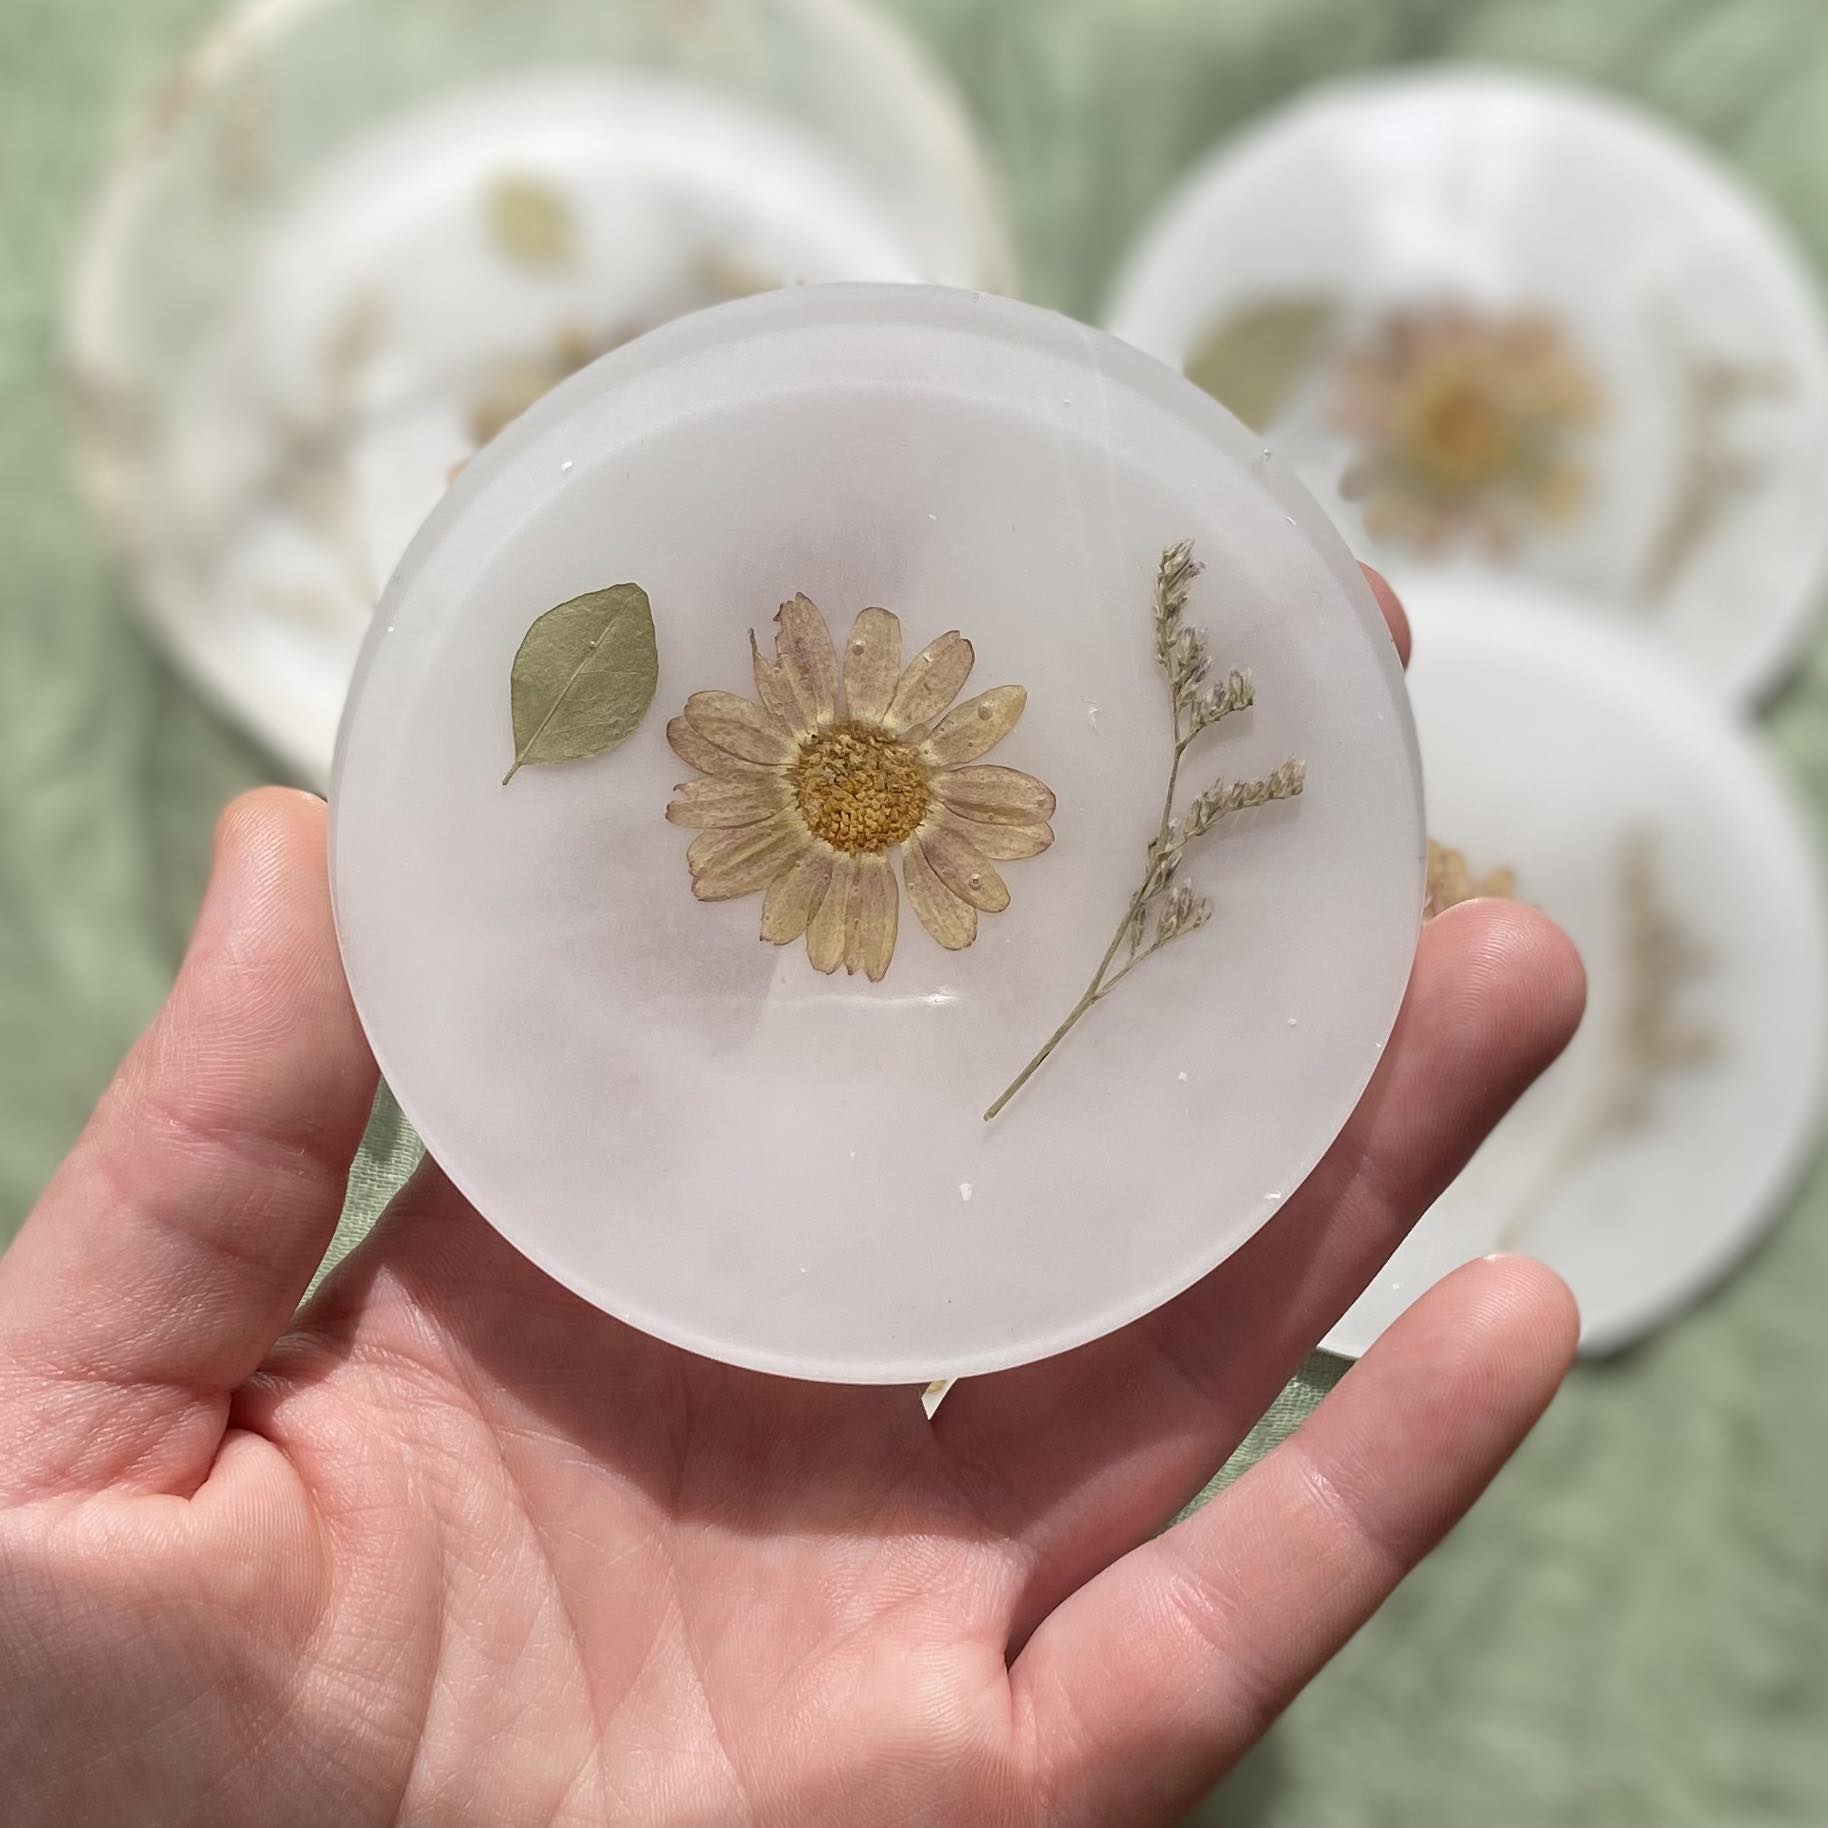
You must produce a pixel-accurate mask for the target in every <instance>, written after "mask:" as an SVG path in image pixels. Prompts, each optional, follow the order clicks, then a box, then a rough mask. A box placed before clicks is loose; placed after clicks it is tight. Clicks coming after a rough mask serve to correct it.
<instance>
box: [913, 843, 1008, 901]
mask: <svg viewBox="0 0 1828 1828" xmlns="http://www.w3.org/2000/svg"><path fill="white" fill-rule="evenodd" d="M915 841H916V842H917V843H918V844H919V845H920V848H921V851H922V852H923V854H924V855H925V857H926V859H927V861H928V862H929V863H930V864H931V865H932V866H933V873H934V875H936V876H937V877H938V878H939V879H940V881H941V882H943V883H944V884H945V885H946V887H947V888H949V889H950V890H951V891H952V893H953V894H954V895H956V896H958V898H959V899H960V900H961V901H968V902H970V903H971V905H972V906H973V907H974V908H982V909H983V910H984V912H985V913H986V914H1000V913H1002V911H1003V910H1004V909H1005V908H1006V907H1008V906H1009V890H1008V888H1007V887H1006V886H1005V884H1004V882H1003V878H1002V877H1001V876H999V875H998V874H997V870H996V865H995V864H993V863H992V862H991V861H990V859H989V858H988V857H986V856H985V855H984V853H983V852H982V851H980V850H978V849H977V848H976V847H975V846H973V845H971V844H969V843H967V842H966V840H965V839H964V838H962V837H960V836H959V833H958V830H957V828H956V827H954V826H948V825H927V826H923V827H922V828H921V829H920V831H919V832H918V833H916V834H915Z"/></svg>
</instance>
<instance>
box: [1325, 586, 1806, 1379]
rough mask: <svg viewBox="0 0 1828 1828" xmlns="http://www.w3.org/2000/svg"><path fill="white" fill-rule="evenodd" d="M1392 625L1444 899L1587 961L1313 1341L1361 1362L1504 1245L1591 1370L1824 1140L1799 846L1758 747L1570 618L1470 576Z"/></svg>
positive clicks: (1659, 665) (1692, 694)
mask: <svg viewBox="0 0 1828 1828" xmlns="http://www.w3.org/2000/svg"><path fill="white" fill-rule="evenodd" d="M1407 606H1408V609H1409V612H1410V616H1411V620H1412V622H1413V623H1414V626H1415V637H1416V639H1415V660H1414V663H1413V665H1412V667H1411V670H1410V675H1409V689H1410V694H1411V700H1412V703H1413V705H1414V709H1415V716H1416V723H1417V728H1418V733H1419V735H1420V739H1421V745H1422V759H1423V768H1424V776H1425V779H1426V782H1427V788H1428V803H1429V823H1430V828H1431V830H1432V832H1433V834H1434V836H1435V837H1436V838H1437V839H1438V840H1440V841H1441V843H1442V844H1443V845H1445V846H1449V847H1451V848H1452V851H1453V852H1454V853H1456V855H1452V856H1449V855H1443V854H1440V853H1437V856H1436V867H1435V870H1434V876H1435V882H1436V886H1437V889H1438V890H1439V891H1440V894H1439V899H1440V900H1442V901H1452V900H1454V899H1456V898H1462V897H1464V895H1465V894H1466V893H1468V892H1469V891H1471V892H1478V890H1479V889H1480V888H1481V886H1482V885H1485V884H1487V883H1488V882H1489V884H1490V886H1491V887H1492V888H1494V889H1497V890H1500V891H1502V890H1503V889H1504V888H1505V887H1506V886H1507V885H1506V884H1505V881H1504V877H1505V875H1507V874H1510V875H1514V877H1515V894H1516V897H1517V898H1518V899H1519V900H1522V901H1525V902H1529V903H1533V904H1534V905H1536V906H1538V907H1540V908H1542V909H1544V910H1545V911H1546V912H1547V913H1549V914H1551V915H1552V916H1554V918H1555V919H1556V920H1557V921H1559V922H1560V923H1561V925H1562V926H1564V927H1565V928H1566V929H1567V930H1568V932H1569V933H1571V934H1572V935H1573V937H1574V939H1575V940H1576V942H1577V943H1578V944H1579V946H1580V949H1581V952H1582V954H1583V956H1584V957H1585V959H1586V962H1587V971H1588V978H1589V1000H1588V1013H1587V1019H1586V1021H1585V1023H1584V1024H1583V1025H1582V1027H1581V1030H1580V1033H1579V1034H1578V1035H1577V1036H1576V1038H1575V1040H1574V1043H1573V1045H1572V1046H1571V1047H1570V1048H1569V1050H1568V1052H1567V1054H1566V1055H1565V1056H1564V1058H1563V1059H1562V1060H1560V1061H1559V1062H1558V1063H1557V1064H1556V1065H1555V1066H1554V1067H1552V1068H1551V1069H1550V1070H1549V1072H1548V1073H1547V1074H1546V1075H1545V1076H1544V1077H1543V1078H1542V1080H1541V1081H1540V1082H1539V1083H1538V1084H1537V1085H1536V1086H1535V1087H1534V1088H1533V1089H1532V1090H1531V1091H1530V1092H1529V1093H1528V1094H1527V1095H1526V1096H1525V1098H1524V1099H1523V1100H1522V1102H1521V1103H1520V1104H1519V1105H1518V1106H1517V1107H1516V1109H1515V1110H1514V1111H1512V1113H1511V1114H1510V1115H1509V1116H1508V1117H1507V1118H1505V1120H1504V1121H1503V1122H1502V1123H1501V1124H1500V1125H1499V1126H1498V1128H1497V1130H1496V1131H1494V1132H1493V1134H1492V1136H1491V1138H1490V1139H1489V1140H1488V1141H1487V1143H1486V1144H1485V1146H1484V1147H1483V1148H1482V1149H1481V1150H1480V1151H1479V1153H1478V1155H1477V1156H1476V1157H1475V1158H1474V1160H1473V1162H1472V1164H1471V1166H1470V1167H1469V1168H1468V1169H1467V1170H1466V1172H1465V1173H1464V1174H1463V1175H1461V1177H1460V1178H1459V1179H1458V1180H1457V1181H1456V1182H1455V1183H1454V1184H1453V1186H1452V1187H1450V1188H1449V1189H1448V1190H1447V1192H1446V1193H1445V1194H1444V1195H1442V1197H1441V1198H1440V1200H1438V1201H1437V1202H1436V1204H1435V1205H1434V1207H1433V1208H1432V1209H1431V1210H1430V1212H1429V1213H1428V1214H1427V1215H1426V1217H1424V1218H1423V1220H1422V1222H1421V1224H1420V1225H1419V1226H1418V1227H1417V1228H1416V1230H1415V1231H1414V1232H1413V1233H1412V1234H1411V1235H1410V1237H1409V1238H1408V1240H1407V1241H1406V1242H1405V1243H1404V1244H1403V1245H1402V1246H1401V1247H1400V1248H1399V1249H1398V1250H1397V1252H1396V1255H1395V1256H1394V1257H1393V1258H1392V1259H1391V1261H1390V1263H1389V1264H1388V1265H1387V1266H1386V1267H1385V1269H1384V1270H1383V1271H1382V1272H1381V1273H1380V1275H1379V1276H1378V1279H1377V1280H1376V1281H1375V1282H1374V1283H1373V1284H1372V1285H1371V1287H1370V1288H1369V1289H1368V1290H1367V1291H1366V1292H1365V1294H1364V1295H1363V1296H1362V1297H1361V1298H1360V1299H1359V1301H1358V1302H1357V1303H1356V1305H1355V1306H1354V1307H1353V1308H1352V1309H1351V1311H1350V1312H1349V1313H1348V1314H1347V1315H1346V1316H1345V1317H1344V1319H1342V1320H1341V1321H1340V1323H1339V1325H1338V1326H1337V1327H1335V1328H1334V1329H1333V1332H1332V1333H1331V1335H1330V1336H1329V1337H1328V1338H1327V1340H1326V1342H1325V1344H1326V1346H1327V1348H1328V1349H1329V1350H1331V1351H1335V1352H1344V1353H1348V1354H1352V1355H1356V1354H1358V1353H1360V1352H1363V1351H1364V1350H1365V1349H1366V1348H1367V1347H1368V1346H1369V1345H1370V1343H1371V1342H1372V1340H1373V1339H1375V1338H1376V1337H1377V1335H1378V1334H1379V1333H1381V1332H1382V1331H1383V1329H1384V1328H1385V1327H1386V1326H1388V1325H1389V1324H1390V1322H1391V1321H1392V1320H1394V1319H1395V1318H1396V1316H1397V1315H1398V1314H1399V1313H1401V1312H1402V1310H1403V1309H1404V1308H1406V1307H1407V1306H1408V1305H1409V1303H1410V1302H1411V1301H1413V1300H1414V1299H1415V1298H1416V1297H1417V1296H1419V1295H1420V1294H1421V1293H1422V1292H1423V1291H1424V1290H1425V1289H1427V1288H1428V1287H1430V1286H1431V1285H1432V1284H1433V1283H1435V1282H1436V1281H1438V1280H1439V1279H1440V1278H1441V1277H1442V1276H1443V1275H1445V1274H1446V1273H1447V1272H1448V1271H1449V1270H1451V1269H1453V1268H1454V1267H1455V1266H1456V1265H1458V1264H1460V1263H1462V1262H1465V1261H1467V1260H1469V1259H1470V1258H1473V1257H1477V1256H1482V1255H1484V1254H1485V1253H1487V1252H1489V1251H1493V1250H1499V1249H1506V1250H1519V1251H1524V1252H1527V1253H1528V1254H1530V1255H1532V1256H1537V1257H1541V1258H1542V1259H1543V1260H1544V1261H1545V1262H1547V1263H1549V1264H1551V1265H1553V1266H1554V1268H1555V1269H1557V1270H1558V1271H1560V1273H1561V1274H1562V1275H1563V1276H1565V1277H1566V1278H1567V1280H1568V1282H1569V1283H1570V1285H1571V1286H1572V1288H1573V1290H1574V1293H1575V1295H1576V1296H1577V1297H1578V1299H1579V1301H1580V1307H1581V1316H1582V1335H1581V1337H1582V1344H1583V1348H1584V1349H1585V1350H1586V1351H1588V1352H1593V1353H1598V1352H1605V1351H1609V1350H1611V1349H1612V1348H1614V1347H1617V1346H1621V1345H1624V1344H1625V1343H1627V1342H1628V1341H1629V1340H1631V1339H1633V1338H1635V1337H1637V1336H1638V1335H1639V1334H1640V1333H1643V1332H1644V1331H1646V1330H1647V1329H1649V1328H1651V1327H1654V1326H1656V1325H1657V1324H1659V1323H1660V1322H1662V1321H1664V1320H1666V1319H1668V1318H1669V1317H1671V1316H1672V1315H1673V1314H1675V1313H1676V1312H1678V1311H1679V1310H1680V1309H1682V1308H1683V1307H1685V1306H1686V1305H1687V1304H1688V1303H1690V1302H1691V1301H1693V1300H1694V1299H1695V1298H1696V1297H1697V1296H1699V1295H1700V1294H1701V1293H1702V1292H1703V1291H1705V1290H1706V1289H1707V1288H1708V1287H1709V1286H1711V1285H1712V1284H1713V1283H1714V1282H1715V1281H1716V1280H1717V1279H1718V1278H1719V1277H1721V1276H1722V1275H1724V1274H1725V1273H1726V1271H1727V1270H1728V1269H1729V1268H1731V1267H1732V1265H1733V1264H1734V1263H1735V1262H1736V1261H1737V1259H1738V1258H1739V1257H1740V1255H1741V1254H1742V1253H1743V1252H1744V1251H1745V1250H1746V1249H1747V1248H1748V1247H1749V1245H1750V1244H1751V1242H1752V1241H1753V1239H1754V1238H1755V1237H1756V1236H1757V1235H1758V1233H1759V1232H1760V1230H1761V1229H1762V1228H1763V1227H1764V1226H1765V1225H1766V1224H1767V1223H1768V1222H1769V1221H1770V1220H1771V1219H1772V1218H1773V1217H1774V1216H1775V1215H1776V1214H1777V1213H1778V1211H1779V1210H1780V1209H1781V1206H1782V1203H1783V1201H1784V1199H1785V1198H1786V1196H1787V1195H1788V1193H1789V1191H1790V1188H1791V1185H1792V1182H1793V1180H1794V1179H1795V1177H1796V1175H1797V1174H1798V1173H1799V1171H1800V1169H1801V1168H1802V1166H1803V1164H1804V1162H1805V1160H1806V1158H1807V1156H1808V1154H1809V1152H1810V1150H1811V1147H1812V1145H1813V1143H1814V1141H1815V1137H1816V1132H1817V1129H1818V1126H1819V1124H1820V1120H1821V1108H1822V1098H1823V1091H1824V1083H1825V1080H1824V1066H1825V1061H1828V963H1825V961H1824V946H1825V944H1828V938H1825V934H1828V913H1825V911H1824V905H1823V897H1822V886H1821V881H1820V877H1819V875H1818V865H1817V860H1816V857H1815V853H1814V847H1813V845H1812V843H1811V841H1810V838H1809V835H1808V832H1807V830H1806V828H1805V826H1804V825H1803V823H1802V820H1801V817H1800V815H1799V812H1798V809H1797V807H1796V806H1795V804H1794V803H1793V801H1792V799H1791V796H1790V794H1789V792H1788V790H1787V789H1786V787H1785V786H1784V784H1783V782H1782V781H1781V780H1780V779H1779V778H1778V777H1777V776H1776V775H1775V774H1774V773H1773V771H1772V768H1771V765H1770V764H1769V762H1767V761H1766V760H1765V759H1764V756H1763V753H1762V751H1761V750H1760V749H1759V748H1758V747H1757V746H1756V745H1755V742H1754V740H1753V739H1751V738H1749V737H1748V736H1746V735H1744V734H1742V733H1741V732H1740V730H1739V729H1738V727H1737V726H1736V725H1735V724H1734V723H1733V722H1732V721H1731V720H1730V718H1729V717H1728V716H1727V715H1726V713H1725V712H1724V711H1723V710H1721V709H1720V708H1718V707H1716V706H1714V705H1712V704H1711V703H1709V701H1708V700H1707V699H1705V698H1704V697H1703V696H1702V695H1701V694H1700V693H1698V692H1697V691H1696V690H1695V689H1694V688H1693V687H1692V686H1691V685H1688V684H1687V683H1686V682H1685V681H1684V680H1683V679H1682V678H1681V676H1680V674H1679V673H1678V672H1677V671H1676V670H1675V669H1674V668H1673V667H1672V666H1671V665H1670V664H1669V663H1668V662H1666V661H1663V660H1660V659H1659V658H1658V657H1657V656H1656V655H1654V654H1650V653H1647V652H1646V651H1645V650H1644V648H1643V647H1642V645H1641V644H1638V643H1634V642H1630V641H1628V640H1625V639H1623V638H1621V637H1620V636H1619V635H1618V634H1616V633H1614V632H1613V631H1611V630H1610V629H1608V628H1606V627H1605V626H1604V625H1603V623H1602V622H1600V621H1599V619H1597V618H1596V617H1594V616H1593V615H1592V614H1591V613H1590V612H1589V611H1588V610H1587V609H1586V608H1585V606H1583V605H1577V604H1572V603H1569V602H1566V601H1565V600H1562V599H1560V598H1558V597H1557V596H1555V595H1554V594H1552V593H1548V592H1545V591H1544V590H1543V589H1542V588H1541V587H1540V586H1533V585H1528V584H1523V583H1519V582H1516V581H1507V580H1504V579H1500V578H1492V577H1488V576H1484V575H1480V574H1474V573H1463V574H1460V575H1457V576H1451V577H1450V576H1445V575H1444V576H1441V577H1438V578H1435V579H1431V580H1428V581H1426V582H1414V581H1412V582H1411V584H1410V587H1409V595H1408V598H1407ZM1492 878H1496V880H1495V881H1492V880H1491V879H1492Z"/></svg>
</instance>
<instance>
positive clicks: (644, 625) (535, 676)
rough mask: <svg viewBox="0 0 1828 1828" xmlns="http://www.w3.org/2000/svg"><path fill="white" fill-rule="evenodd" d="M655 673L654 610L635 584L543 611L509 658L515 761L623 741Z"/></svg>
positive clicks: (573, 755) (599, 750)
mask: <svg viewBox="0 0 1828 1828" xmlns="http://www.w3.org/2000/svg"><path fill="white" fill-rule="evenodd" d="M659 679H660V658H659V655H658V653H657V652H656V650H655V647H654V612H653V610H652V609H651V608H650V607H649V604H648V600H647V592H646V591H645V590H643V589H642V588H641V586H640V585H639V584H612V585H610V586H609V588H608V589H607V590H591V591H586V592H585V594H584V595H583V596H581V597H573V598H572V599H571V601H570V602H569V603H561V604H560V605H559V606H558V607H557V608H556V609H549V610H547V611H546V613H545V614H544V615H543V616H541V617H540V618H539V619H538V620H537V621H536V622H535V623H534V624H533V626H532V627H531V628H530V629H528V630H527V632H526V634H525V635H524V636H522V637H521V644H520V649H519V651H518V652H517V653H516V654H515V656H514V673H513V678H512V682H511V688H510V690H511V696H512V699H513V706H514V766H513V767H512V768H510V769H509V770H508V772H507V773H506V774H505V775H503V776H502V783H501V784H502V785H503V786H504V787H505V786H507V784H508V783H509V782H510V781H511V780H513V779H514V777H515V775H516V774H517V773H519V771H520V769H521V767H522V766H523V765H524V764H525V763H527V762H576V761H582V760H583V759H584V758H585V757H586V756H592V755H602V754H603V753H604V752H605V751H606V750H610V749H613V748H615V747H616V745H617V744H618V743H623V742H626V741H627V740H628V739H629V737H631V736H632V735H634V733H635V727H636V725H638V724H639V723H640V722H641V719H642V718H643V717H644V716H646V714H647V708H648V706H649V705H650V704H652V703H653V701H654V688H655V686H656V685H657V684H658V683H659Z"/></svg>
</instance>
